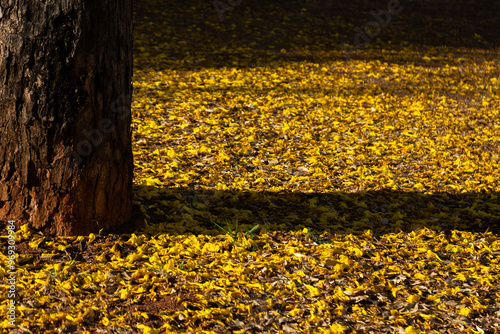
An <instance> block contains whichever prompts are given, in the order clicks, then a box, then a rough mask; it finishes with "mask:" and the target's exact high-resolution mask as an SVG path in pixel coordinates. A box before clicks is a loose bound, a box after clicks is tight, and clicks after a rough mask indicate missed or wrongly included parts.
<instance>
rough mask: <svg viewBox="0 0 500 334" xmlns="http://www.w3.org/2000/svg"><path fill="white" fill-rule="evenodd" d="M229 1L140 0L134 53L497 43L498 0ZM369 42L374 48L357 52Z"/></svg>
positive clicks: (185, 59)
mask: <svg viewBox="0 0 500 334" xmlns="http://www.w3.org/2000/svg"><path fill="white" fill-rule="evenodd" d="M230 2H231V1H228V0H217V1H201V0H191V1H180V0H179V1H174V0H170V1H166V0H164V1H159V0H138V1H135V7H134V8H135V51H134V53H135V56H136V58H137V59H138V60H139V61H143V62H149V63H150V66H152V67H155V66H158V64H159V60H161V63H162V64H167V65H168V64H169V63H170V64H171V66H172V67H176V68H177V67H184V68H188V69H189V68H193V69H196V68H206V67H219V66H230V67H246V66H259V65H263V64H267V63H268V62H269V61H272V60H275V59H284V60H290V61H303V60H308V61H318V60H319V61H320V60H321V52H324V51H326V52H329V51H339V58H344V57H345V56H346V55H345V52H343V51H350V52H351V51H352V54H350V53H349V54H348V56H349V57H350V58H353V59H357V58H359V59H366V58H367V57H370V59H371V57H375V58H377V59H378V58H380V59H381V60H384V58H385V57H384V56H383V55H379V54H378V53H379V51H377V50H391V49H392V50H401V48H402V47H408V46H411V47H413V48H415V49H416V50H420V49H425V48H426V47H429V46H432V47H443V49H442V51H443V52H446V48H448V47H451V48H462V47H465V48H474V49H494V48H497V47H498V46H499V45H500V35H499V34H498V31H500V20H499V19H498V17H499V15H500V2H498V1H494V0H486V1H471V0H457V1H451V0H439V1H432V2H430V1H423V0H416V1H403V0H401V1H395V0H390V1H389V0H374V1H367V0H353V1H326V0H300V1H286V0H275V1H264V0H244V1H236V2H234V1H232V2H231V3H239V4H238V5H229V3H230ZM215 3H217V4H219V5H214V4H215ZM222 4H225V6H224V5H222ZM221 6H222V7H221ZM391 6H392V7H391ZM390 8H392V9H390ZM389 11H392V12H391V13H389ZM366 49H371V50H375V52H373V53H366V52H361V53H359V52H357V51H363V50H366ZM330 57H331V55H330Z"/></svg>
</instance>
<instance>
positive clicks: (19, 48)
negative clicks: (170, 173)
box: [0, 0, 133, 235]
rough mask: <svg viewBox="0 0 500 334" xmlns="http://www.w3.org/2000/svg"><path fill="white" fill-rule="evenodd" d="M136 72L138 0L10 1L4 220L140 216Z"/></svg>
mask: <svg viewBox="0 0 500 334" xmlns="http://www.w3.org/2000/svg"><path fill="white" fill-rule="evenodd" d="M131 75H132V0H98V1H93V0H52V1H39V0H10V1H2V0H0V220H7V219H13V220H15V221H16V225H22V224H25V223H27V224H28V226H29V227H31V228H33V229H36V230H42V231H44V232H45V233H49V234H56V235H75V234H88V233H90V232H95V231H98V230H100V229H105V230H106V229H108V228H111V227H114V228H116V227H117V226H120V225H122V224H124V223H126V222H127V221H128V220H129V219H130V218H131V213H132V176H133V162H132V149H131V130H130V123H131V115H130V100H131V96H132V95H131V94H132V86H131Z"/></svg>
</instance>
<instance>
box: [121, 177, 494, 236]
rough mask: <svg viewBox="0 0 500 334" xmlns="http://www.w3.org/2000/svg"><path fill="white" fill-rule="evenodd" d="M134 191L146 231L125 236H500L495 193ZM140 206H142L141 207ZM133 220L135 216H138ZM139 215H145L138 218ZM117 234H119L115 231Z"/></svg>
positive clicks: (154, 188) (141, 188)
mask: <svg viewBox="0 0 500 334" xmlns="http://www.w3.org/2000/svg"><path fill="white" fill-rule="evenodd" d="M195 188H196V187H194V188H176V187H164V186H160V187H158V186H146V185H137V186H134V194H135V198H136V200H139V199H140V202H141V206H136V207H135V210H136V213H137V212H138V211H142V212H143V215H144V214H145V215H147V221H148V224H150V226H149V228H151V229H150V230H149V231H144V230H141V229H140V228H135V229H131V230H130V231H127V232H128V233H132V232H134V233H168V234H174V235H175V234H190V233H192V234H195V235H199V234H209V235H213V234H220V233H221V234H224V232H223V231H222V230H220V229H218V228H217V226H216V225H215V224H216V223H217V224H219V225H220V226H221V227H224V228H226V227H227V226H229V227H231V228H232V229H234V228H236V223H237V224H238V229H239V231H242V232H246V231H249V230H250V229H252V228H253V227H254V226H256V225H259V227H260V228H265V229H267V230H270V231H284V232H286V231H292V230H302V229H304V228H309V229H310V230H313V231H316V232H318V233H322V232H325V231H326V232H330V233H343V234H345V233H347V234H350V233H352V234H359V233H363V232H366V231H367V230H371V231H372V232H373V233H374V234H375V235H382V234H386V233H394V232H399V231H402V232H410V231H414V230H417V229H420V228H429V229H431V230H435V231H440V232H444V233H446V234H449V233H450V232H451V231H452V230H462V231H469V232H480V233H482V232H486V231H490V232H493V233H499V232H500V205H499V204H498V193H490V194H487V193H457V194H453V193H445V192H443V193H434V194H425V193H422V192H406V191H395V190H388V189H385V190H379V191H361V192H356V193H347V192H330V193H301V192H297V193H291V192H284V193H275V192H268V191H235V190H227V191H226V190H210V189H195ZM141 207H142V208H141ZM137 217H139V216H137ZM143 217H144V216H143ZM116 232H120V233H125V232H124V231H123V229H122V228H121V230H120V231H116Z"/></svg>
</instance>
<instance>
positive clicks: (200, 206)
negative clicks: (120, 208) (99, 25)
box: [0, 0, 500, 334]
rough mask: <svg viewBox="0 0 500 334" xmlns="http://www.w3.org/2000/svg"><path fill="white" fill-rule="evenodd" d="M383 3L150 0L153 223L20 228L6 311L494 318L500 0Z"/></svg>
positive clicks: (480, 327)
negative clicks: (97, 230)
mask: <svg viewBox="0 0 500 334" xmlns="http://www.w3.org/2000/svg"><path fill="white" fill-rule="evenodd" d="M486 2H488V1H486ZM388 3H394V2H393V1H392V2H391V1H373V2H370V3H369V4H368V2H365V1H354V2H350V3H348V2H343V4H340V3H335V2H327V1H320V0H315V1H313V0H310V1H284V0H283V1H272V2H265V1H250V0H248V1H245V0H244V1H227V2H224V1H223V0H221V1H216V2H214V3H212V2H210V1H201V0H200V1H188V2H184V1H159V0H140V1H139V0H137V1H135V18H134V20H135V50H134V52H135V54H134V66H135V68H134V78H133V84H134V97H133V104H132V114H133V145H134V146H133V150H134V157H135V167H136V172H135V181H134V183H135V184H134V196H135V203H134V205H135V209H136V211H137V212H138V213H139V212H140V214H141V215H142V217H143V218H141V219H144V221H145V226H144V228H143V229H141V230H136V231H133V233H122V234H120V233H118V234H116V233H115V234H111V233H101V234H97V235H95V234H91V235H89V236H79V237H72V238H51V237H47V236H44V235H42V234H40V233H38V232H36V231H31V230H29V229H27V228H26V227H23V228H21V229H20V230H19V231H18V232H17V234H16V235H17V247H18V248H17V252H18V258H17V264H18V275H17V282H16V283H17V286H18V291H17V301H18V308H17V312H18V313H17V317H16V319H17V328H16V329H12V330H11V332H12V333H29V332H31V333H56V332H57V333H60V332H63V333H172V332H176V333H177V332H178V333H286V334H290V333H303V332H304V333H499V332H500V320H499V319H500V302H498V300H500V237H499V232H500V204H499V203H500V198H499V190H500V183H499V177H500V148H499V147H500V145H499V144H500V125H499V124H500V113H499V111H500V58H499V54H500V52H499V45H500V39H499V37H498V34H497V32H498V31H499V29H498V28H499V27H498V21H497V15H496V14H495V13H498V11H499V10H500V8H499V7H498V3H494V2H493V1H490V5H489V6H488V5H485V4H484V3H483V7H477V8H475V7H474V6H473V4H471V3H470V2H467V1H453V2H451V1H439V2H436V3H435V4H433V5H432V7H431V5H429V4H428V3H427V2H423V1H413V2H403V1H401V3H400V4H399V6H400V7H398V8H397V10H396V9H395V11H394V13H392V15H391V16H390V19H389V20H387V17H386V21H384V22H387V24H379V28H380V29H379V30H380V31H371V30H370V29H373V27H376V26H375V25H374V24H371V23H370V22H378V21H377V20H376V18H375V16H377V15H375V16H374V14H371V13H370V11H374V13H375V14H377V13H379V12H380V10H387V8H388ZM424 3H425V5H424ZM214 4H215V6H214ZM224 4H225V5H224ZM471 6H472V7H471ZM495 6H496V7H495ZM495 11H496V12H495ZM365 27H368V31H367V32H366V34H369V35H370V36H372V37H370V38H369V41H368V42H367V43H364V44H366V45H360V44H359V43H358V44H356V41H357V42H359V40H360V39H359V38H358V39H357V40H356V39H355V36H356V34H357V33H358V32H359V31H360V30H358V29H356V28H359V29H361V31H363V30H364V29H365ZM370 27H371V28H370ZM364 42H366V39H365V40H364ZM129 232H130V231H129ZM3 238H4V239H2V240H5V237H3ZM4 245H5V243H4V242H2V252H1V254H2V255H1V256H2V261H4V260H5V254H6V250H5V246H4ZM0 270H1V271H0V277H2V280H4V279H5V278H7V277H8V271H7V269H6V267H5V266H3V267H2V268H1V269H0ZM8 287H9V286H8V285H5V284H4V285H1V286H0V293H1V294H2V296H6V295H7V290H8ZM7 312H8V311H7V303H6V302H2V305H1V308H0V316H1V318H0V321H1V324H0V328H2V332H8V331H10V329H7V328H8V326H7V323H8V321H7V320H6V319H7V318H6V314H7ZM4 328H5V329H4Z"/></svg>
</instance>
